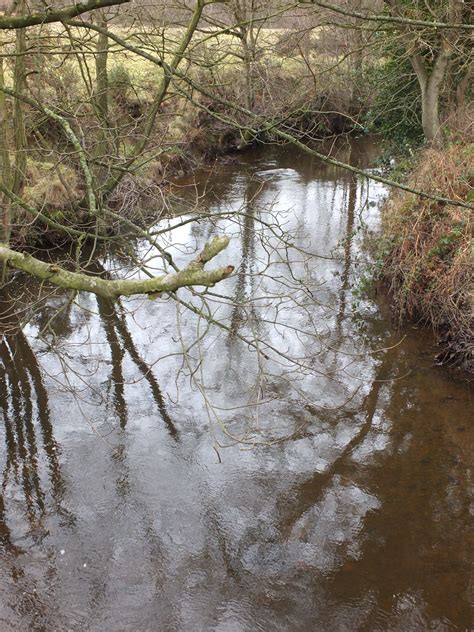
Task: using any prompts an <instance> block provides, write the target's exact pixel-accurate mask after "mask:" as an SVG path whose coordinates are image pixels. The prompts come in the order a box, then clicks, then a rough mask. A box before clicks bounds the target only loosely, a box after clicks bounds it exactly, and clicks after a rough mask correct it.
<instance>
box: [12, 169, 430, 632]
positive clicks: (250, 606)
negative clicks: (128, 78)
mask: <svg viewBox="0 0 474 632" xmlns="http://www.w3.org/2000/svg"><path fill="white" fill-rule="evenodd" d="M271 160H272V161H273V164H272V163H270V164H269V165H266V164H265V161H264V160H260V164H258V165H257V173H256V174H255V173H252V170H251V169H249V168H248V167H245V165H244V166H242V167H233V168H232V171H230V173H227V174H226V175H225V180H226V181H225V183H224V184H222V187H223V188H224V191H221V194H222V195H221V198H220V200H219V204H218V203H217V202H216V201H215V199H214V196H213V195H209V196H208V198H206V197H204V198H202V200H201V206H202V208H201V211H202V212H206V213H207V212H212V213H219V212H222V211H223V210H224V211H228V210H229V209H240V210H245V211H246V212H247V213H248V214H249V215H251V216H252V217H254V219H252V220H251V221H249V220H248V219H247V224H246V223H245V221H246V220H245V218H240V219H238V220H230V219H218V220H216V221H215V222H211V221H209V220H202V221H199V222H198V223H196V224H187V225H186V226H182V227H181V228H178V229H176V230H175V231H173V232H172V233H171V236H170V237H169V239H167V241H166V246H167V250H168V252H170V253H171V254H172V255H173V257H174V259H175V261H176V262H177V263H178V264H179V265H185V264H186V263H187V262H188V261H189V259H190V258H191V257H192V256H193V252H194V250H195V249H199V248H201V247H202V246H203V245H204V242H205V241H206V240H207V239H208V238H209V237H210V236H211V235H213V234H222V233H226V234H230V235H232V241H231V244H230V246H229V248H228V249H227V250H226V251H225V252H224V253H222V254H221V255H220V256H219V259H218V260H216V261H214V262H212V264H211V265H218V264H219V263H233V264H234V265H236V267H237V274H236V275H235V276H234V277H233V278H232V279H230V280H228V281H226V282H224V283H222V284H220V285H218V286H217V287H216V288H215V291H216V292H218V293H220V294H223V295H227V296H231V297H232V296H234V295H235V294H236V293H238V295H239V299H240V300H241V301H243V302H244V303H245V310H244V315H243V316H242V315H240V316H239V319H234V322H236V323H237V325H236V327H237V331H238V332H239V333H240V334H242V335H243V336H245V337H246V338H252V336H253V335H254V332H258V337H259V339H260V340H261V341H262V342H261V343H259V344H260V345H261V346H262V347H263V348H264V349H265V348H267V352H266V353H267V354H268V355H269V356H270V359H266V358H263V357H262V356H260V357H259V356H258V354H257V353H256V352H255V350H249V348H248V346H247V345H246V344H245V343H244V342H243V341H242V340H239V339H238V338H235V337H232V336H230V335H229V332H227V331H222V330H219V329H218V328H216V327H213V328H212V329H211V330H210V332H209V333H208V334H207V336H206V337H205V338H204V339H203V340H202V341H201V342H200V343H199V344H195V343H196V340H197V339H198V338H199V334H200V333H201V332H202V331H204V330H205V328H206V323H205V321H203V319H198V318H197V317H196V316H195V315H194V314H192V313H190V312H188V311H186V310H185V309H184V308H181V307H179V308H178V307H177V306H176V304H175V303H174V302H172V301H171V300H161V299H159V300H157V301H154V302H152V301H148V300H146V299H143V298H134V299H130V300H125V301H123V306H124V309H125V315H124V319H125V323H126V326H127V327H126V329H127V331H128V333H129V334H130V336H131V340H132V344H133V345H134V349H135V351H136V354H138V356H139V357H140V358H142V359H143V360H144V361H145V362H146V364H147V365H148V367H150V370H152V371H153V374H154V376H156V379H157V381H158V383H159V388H160V389H161V392H162V393H163V399H164V402H165V406H166V411H167V415H168V416H169V418H170V420H171V421H172V423H173V424H174V426H175V427H176V430H177V434H176V435H173V434H172V433H170V429H169V425H167V424H165V423H164V421H163V416H162V411H160V410H159V406H158V404H157V401H156V395H155V396H152V385H151V382H150V381H147V379H146V377H144V375H143V371H140V366H141V365H140V364H139V362H138V361H137V358H136V357H134V356H133V355H132V354H131V353H130V347H129V350H128V351H127V349H125V347H124V346H123V347H122V350H121V368H122V372H123V379H124V383H125V384H124V400H125V401H126V405H127V415H126V418H127V423H126V425H125V426H124V427H123V428H122V429H121V430H120V429H119V425H118V423H117V414H118V413H117V401H116V392H115V390H114V385H113V383H112V381H111V374H112V369H113V361H114V360H113V358H112V355H111V353H110V344H109V341H108V339H107V336H106V328H105V325H104V322H102V321H101V319H100V318H99V317H98V316H97V304H96V301H95V299H94V298H93V297H90V296H81V297H80V302H81V304H82V305H83V306H85V307H86V308H87V310H86V311H84V310H79V309H77V308H73V309H72V310H71V312H70V315H69V318H70V324H69V327H68V328H67V331H66V333H65V335H63V336H61V332H60V331H58V332H57V334H58V339H57V343H56V347H55V348H53V349H49V348H47V347H46V346H45V343H44V342H43V341H38V340H35V335H36V333H37V329H38V327H37V325H35V324H31V325H29V326H28V327H27V333H28V336H29V338H30V341H31V343H32V345H33V346H34V347H36V348H37V349H38V351H39V356H38V357H39V360H40V362H41V363H42V365H43V366H44V368H45V370H46V373H47V377H46V384H47V387H48V392H49V399H50V402H49V405H50V409H51V417H52V419H53V420H54V430H55V437H56V440H57V442H58V444H59V445H60V446H61V467H62V472H63V477H64V479H65V481H66V482H67V485H66V493H65V498H64V505H65V508H66V509H67V510H70V511H73V512H74V515H75V516H76V521H75V522H74V523H71V524H69V525H66V524H65V522H64V519H63V517H62V516H61V515H60V514H59V513H57V512H55V511H54V510H53V509H52V508H51V507H49V508H48V511H47V512H46V514H45V516H44V518H42V524H41V529H42V533H43V536H42V539H41V541H40V542H38V541H37V540H35V538H34V536H33V535H31V533H30V532H29V531H28V528H27V527H26V526H25V527H24V528H21V525H22V521H23V518H22V513H21V511H20V509H19V506H20V505H21V502H22V498H21V497H18V498H16V499H15V498H8V497H7V501H8V502H9V503H10V505H9V506H10V507H11V506H12V502H13V503H14V506H15V507H16V509H15V510H13V511H11V513H12V515H13V517H14V521H15V524H14V525H12V526H15V527H16V528H17V530H18V533H21V534H22V535H21V539H22V542H21V544H22V546H24V547H25V548H26V549H27V550H28V554H27V555H25V556H23V557H21V558H20V559H19V560H17V561H15V560H13V559H8V560H7V564H6V565H3V567H2V570H0V595H2V600H1V601H2V603H3V604H5V605H3V606H1V607H0V621H8V622H10V621H13V622H14V623H15V624H16V623H18V621H20V620H21V621H22V624H23V623H25V621H26V622H28V621H29V622H31V621H34V620H35V617H36V620H37V621H40V622H43V623H44V624H45V627H46V628H47V629H54V628H59V629H66V628H71V629H88V630H91V631H92V630H97V631H98V630H104V629H123V630H135V629H140V630H155V629H158V628H159V629H163V630H168V629H169V630H191V629H192V630H212V629H213V630H232V632H234V631H236V630H268V629H282V630H287V629H289V630H290V629H291V630H300V629H301V630H303V629H310V628H308V627H307V626H308V625H315V622H318V621H320V622H321V621H322V622H326V624H327V625H330V626H332V627H330V628H326V629H337V630H346V629H347V630H349V629H359V628H358V627H354V626H355V625H356V624H357V625H360V626H363V625H364V622H366V621H367V620H370V617H371V616H375V617H377V616H378V614H377V612H378V609H379V605H378V602H377V594H376V587H374V586H371V588H370V589H368V590H366V591H363V592H362V594H361V595H359V596H358V598H357V600H354V601H344V600H343V599H342V598H340V599H339V598H338V596H337V587H336V588H335V589H334V592H333V585H332V583H331V582H332V581H333V579H332V578H333V577H335V574H336V573H337V572H339V571H341V572H344V573H349V575H350V572H351V569H352V565H354V564H356V563H358V562H360V561H361V560H362V559H363V557H364V550H365V549H364V547H365V546H366V544H367V541H369V542H370V546H372V542H371V541H370V537H371V535H370V531H368V530H367V524H368V523H369V522H370V520H371V517H373V516H376V515H378V514H379V513H380V512H381V510H382V509H383V501H382V500H381V498H379V491H378V487H377V484H375V483H374V484H372V483H371V484H369V485H368V484H366V483H364V481H363V479H362V478H361V477H359V478H358V477H357V476H352V474H353V473H354V471H355V470H354V468H358V467H360V468H361V470H362V471H363V469H364V468H365V467H368V466H369V465H370V464H372V463H375V462H376V460H377V455H378V454H380V453H381V452H386V451H389V450H390V433H391V430H392V424H391V422H390V414H389V413H388V412H387V409H389V406H390V386H389V385H386V384H385V383H384V380H387V379H388V378H389V377H390V376H391V368H390V364H389V361H387V360H386V356H384V355H378V356H375V358H378V359H374V356H371V355H367V353H365V351H367V344H372V345H373V346H374V347H378V346H383V342H384V339H383V337H382V338H381V339H380V340H379V339H378V338H377V339H376V340H375V342H374V341H373V340H372V342H369V343H367V342H366V340H365V338H364V339H363V337H362V334H361V333H360V332H359V329H358V327H357V321H354V320H353V319H352V318H351V289H352V288H353V286H354V280H355V278H356V273H355V272H354V266H353V265H352V260H353V259H357V258H358V257H365V255H364V254H363V243H364V239H365V238H366V237H367V234H368V233H370V232H371V231H374V230H376V229H377V227H378V221H379V219H378V213H377V209H376V208H375V207H374V206H369V205H365V200H366V199H367V190H366V188H365V187H366V185H364V187H363V186H362V184H361V183H360V182H354V181H353V182H352V183H351V181H350V179H348V178H341V179H340V180H334V179H332V180H331V178H321V179H319V178H318V172H317V170H316V171H315V173H314V175H313V176H311V175H310V174H308V173H307V172H304V173H303V171H302V172H301V173H300V172H299V171H297V170H293V169H289V168H287V167H281V168H280V167H279V166H278V160H277V159H275V158H274V157H272V158H271ZM255 179H257V182H256V181H255ZM261 181H263V182H265V183H267V185H266V186H265V187H263V188H262V189H260V182H261ZM218 185H219V183H218ZM350 186H352V187H353V189H352V192H351V190H350ZM381 194H382V190H381V189H380V188H378V187H374V186H373V185H371V187H370V191H369V197H368V199H369V201H374V200H377V199H378V198H379V197H380V196H381ZM183 195H184V194H183ZM349 200H352V201H351V204H352V209H348V205H349ZM206 201H209V205H208V206H207V207H206ZM362 207H363V210H361V208H362ZM350 214H352V215H353V217H352V218H351V217H349V215H350ZM273 217H277V218H278V219H279V220H280V221H281V223H284V228H285V238H286V239H291V240H292V241H293V242H294V243H295V244H296V245H297V246H299V247H301V248H304V250H305V251H306V252H307V253H315V254H317V255H323V256H329V255H331V254H332V253H336V254H337V255H338V257H337V258H336V259H322V258H318V257H315V256H309V255H307V254H305V255H303V254H301V253H298V252H295V251H293V252H292V254H291V255H290V259H291V260H292V264H291V269H290V267H289V266H288V264H287V262H285V261H284V260H282V259H281V257H280V256H279V254H278V251H277V252H275V251H274V250H273V251H271V250H269V249H268V244H273V245H275V237H274V236H273V235H271V233H270V231H269V229H268V228H266V227H264V226H262V225H261V224H260V223H259V221H258V220H259V219H264V220H265V221H273V219H272V218H273ZM185 218H186V216H180V217H179V218H175V219H174V220H172V221H171V222H170V223H174V224H177V223H179V222H181V221H183V219H185ZM162 227H163V223H162V224H160V225H159V226H158V227H157V228H162ZM346 237H349V239H350V247H349V248H347V243H342V242H341V240H342V239H344V238H346ZM246 240H247V241H246ZM138 250H139V253H140V254H144V253H146V252H148V247H147V246H145V244H144V243H142V244H139V245H138ZM290 252H291V251H290ZM243 255H244V257H243ZM245 257H247V259H248V260H247V261H246V262H242V261H241V260H242V258H245ZM344 257H346V259H345V260H344ZM348 257H349V259H350V260H349V259H348ZM109 265H111V267H114V265H115V262H113V263H112V264H109ZM149 265H150V267H152V266H153V267H154V266H158V265H160V266H161V260H158V259H156V260H154V261H153V262H152V263H151V264H150V263H149ZM241 269H243V270H244V272H245V275H241V276H240V277H239V270H241ZM262 270H265V273H264V275H262V274H261V271H262ZM300 281H303V283H301V282H300ZM300 286H308V287H309V289H310V290H311V292H312V293H313V295H312V296H309V298H308V295H307V294H305V293H304V291H303V289H302V288H301V287H300ZM343 286H344V287H343ZM297 290H298V291H297ZM282 292H284V294H285V295H288V298H285V299H284V300H282V298H281V295H282ZM180 296H182V297H183V299H184V300H188V301H191V302H192V303H193V304H194V305H197V306H201V303H200V299H199V298H197V297H195V296H192V295H191V293H190V292H188V291H186V290H183V291H182V292H181V293H180ZM262 297H275V298H273V299H272V300H268V299H266V298H265V300H261V299H262ZM311 299H313V300H311ZM296 301H298V304H297V302H296ZM210 307H211V313H212V315H213V318H219V319H221V320H222V322H224V323H225V324H226V325H228V326H229V323H231V322H232V316H233V314H232V307H231V306H230V305H229V304H228V302H227V301H225V300H221V299H215V300H214V299H213V300H210ZM251 307H253V308H254V309H253V311H252V310H251V309H250V308H251ZM178 309H179V317H178V316H177V313H178V311H177V310H178ZM372 309H374V308H373V307H372ZM275 319H277V320H278V326H277V327H276V328H275V327H274V326H273V325H272V324H271V321H273V320H275ZM110 322H111V323H112V324H113V323H114V322H115V325H113V327H115V331H116V335H117V338H118V339H119V341H120V340H122V338H120V336H121V335H122V336H123V332H122V333H121V331H122V330H121V329H120V327H119V326H118V325H117V322H118V321H117V320H115V321H114V320H113V319H112V320H111V321H110ZM300 329H301V330H304V331H299V330H300ZM193 345H194V346H193ZM268 345H271V346H272V347H275V348H278V349H280V350H282V351H283V352H284V353H285V355H287V356H288V357H289V358H299V359H300V360H301V362H303V363H304V364H305V365H306V368H305V370H304V371H300V370H297V368H295V366H294V365H292V363H291V362H290V361H289V360H287V359H285V358H279V357H278V356H277V355H276V354H275V353H274V352H272V351H271V350H269V349H268ZM183 348H184V349H187V348H188V349H189V352H188V354H187V360H188V362H189V364H186V362H184V363H183ZM361 352H363V353H361ZM348 354H349V355H348ZM350 354H352V355H350ZM119 355H120V354H119ZM115 361H116V360H115ZM194 371H195V373H193V372H194ZM328 371H332V372H334V374H335V376H336V377H337V381H335V380H333V379H331V377H330V376H327V375H326V374H327V372H328ZM378 380H379V381H378ZM203 386H204V387H205V395H206V398H207V400H206V399H205V398H203V393H202V392H201V390H200V388H201V387H203ZM72 393H74V394H75V397H72ZM351 397H352V399H351V400H350V401H349V402H348V403H346V404H344V402H346V400H347V399H348V398H351ZM257 400H258V402H259V404H258V406H256V405H255V403H256V401H257ZM249 403H250V404H252V406H250V407H247V406H246V405H247V404H249ZM211 404H212V405H213V406H214V410H211V408H210V405H211ZM343 404H344V405H343ZM341 405H343V406H342V408H340V409H339V410H327V409H326V408H328V407H336V408H337V407H338V406H341ZM325 407H326V408H325ZM220 424H225V428H226V429H227V431H228V432H229V433H230V434H231V435H234V434H235V435H237V436H245V437H246V438H247V439H248V440H249V441H250V442H251V441H252V440H254V439H255V440H256V441H261V440H265V439H268V438H269V437H270V438H271V437H281V436H286V435H287V434H289V433H292V432H294V431H296V434H295V436H294V437H293V439H292V440H288V441H284V442H282V443H277V444H275V445H272V446H269V447H263V448H255V449H244V448H249V447H251V445H234V447H232V448H221V447H218V446H217V443H216V441H219V442H220V443H223V444H228V445H230V444H233V441H232V439H231V438H230V437H229V436H228V435H226V434H225V433H223V432H222V428H221V426H220ZM407 437H408V439H407V441H408V443H409V442H410V440H411V439H410V436H409V435H408V434H407ZM213 446H215V447H218V453H219V454H217V453H216V451H215V450H214V447H213ZM397 449H398V453H399V454H404V451H406V450H407V444H402V443H401V444H400V445H399V446H398V448H397ZM219 457H220V458H222V463H221V464H219V463H218V459H219ZM359 479H360V480H359ZM7 496H8V490H7ZM15 503H16V504H15ZM61 551H64V554H61ZM12 565H13V566H15V565H16V567H17V568H21V570H22V572H24V574H25V577H24V579H22V580H21V581H19V582H12V580H11V572H10V570H11V567H12ZM9 569H10V570H9ZM18 591H24V592H25V593H26V594H28V595H29V594H33V591H34V595H35V596H34V598H32V599H31V601H30V602H28V603H26V605H25V604H23V606H22V608H19V607H16V606H15V605H12V604H15V600H16V599H17V592H18ZM396 603H397V605H396V607H397V608H398V612H396V613H395V614H393V616H392V618H391V619H390V621H389V619H386V621H387V622H388V623H387V625H388V624H389V623H390V625H391V624H393V625H394V626H395V627H393V629H403V628H400V627H396V626H397V625H399V624H400V622H401V623H402V624H403V622H407V623H408V624H411V623H413V622H415V623H416V622H417V621H425V618H424V617H425V615H424V610H425V603H424V601H423V596H422V595H421V594H416V593H413V592H410V591H406V593H401V594H399V595H398V596H397V597H396ZM35 612H36V613H37V614H34V613H35ZM368 618H369V619H368ZM357 622H359V623H357ZM410 622H411V623H410ZM435 623H436V622H435ZM84 626H85V628H84ZM311 629H314V628H311ZM360 629H363V628H362V627H361V628H360ZM406 629H410V628H406ZM412 629H414V628H412ZM419 629H424V628H423V627H421V628H419ZM440 629H442V628H440Z"/></svg>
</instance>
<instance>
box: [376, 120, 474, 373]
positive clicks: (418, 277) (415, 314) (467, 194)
mask: <svg viewBox="0 0 474 632" xmlns="http://www.w3.org/2000/svg"><path fill="white" fill-rule="evenodd" d="M472 120H473V119H472V110H471V111H470V112H465V113H464V115H463V116H462V117H458V118H457V120H456V121H454V122H452V123H451V125H450V128H449V139H450V140H449V143H447V144H446V146H445V147H444V148H442V149H434V148H426V149H424V150H422V151H421V152H420V153H419V155H418V156H417V158H416V160H415V161H414V163H413V165H412V166H411V168H410V170H409V173H408V176H407V177H406V180H407V182H408V183H409V184H410V185H412V186H413V187H414V188H418V189H422V190H424V191H429V192H433V193H435V194H437V195H441V196H445V197H449V198H451V199H455V200H456V199H458V200H460V201H471V202H472V200H473V199H474V194H473V184H474V169H473V158H474V135H473V130H472V123H471V121H472ZM383 222H384V236H383V238H382V240H381V250H382V258H383V265H382V273H381V279H382V281H383V283H384V284H385V285H386V286H387V287H388V289H389V291H390V295H391V298H392V306H393V309H394V312H395V315H396V317H397V318H398V320H399V321H404V320H412V321H417V322H420V323H424V324H426V325H428V326H429V327H431V328H432V329H433V331H434V332H435V334H436V337H437V340H438V343H439V348H440V350H439V354H438V355H437V360H438V361H439V362H440V363H443V364H447V365H449V366H454V367H463V368H464V369H466V370H468V371H474V281H473V274H472V264H473V260H472V256H473V252H472V212H471V211H470V210H469V209H465V208H461V207H456V206H446V205H442V204H439V203H437V202H433V201H431V200H426V199H421V198H418V197H416V196H415V195H411V194H407V193H405V192H400V191H399V192H396V193H394V194H392V196H391V197H390V199H389V201H388V202H387V204H386V205H385V209H384V220H383Z"/></svg>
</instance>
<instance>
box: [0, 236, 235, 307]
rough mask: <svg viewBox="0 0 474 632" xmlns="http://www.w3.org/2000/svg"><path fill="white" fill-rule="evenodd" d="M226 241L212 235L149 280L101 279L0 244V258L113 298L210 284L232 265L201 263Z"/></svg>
mask: <svg viewBox="0 0 474 632" xmlns="http://www.w3.org/2000/svg"><path fill="white" fill-rule="evenodd" d="M228 244H229V237H214V239H213V240H212V241H210V242H209V243H207V244H206V245H205V247H204V249H203V250H202V251H201V253H200V254H199V255H198V256H197V257H196V259H194V261H191V263H189V264H188V265H187V266H186V267H185V268H183V269H182V270H179V271H178V272H172V273H169V274H165V275H162V276H159V277H152V278H151V279H117V280H115V279H113V280H112V279H102V278H100V277H93V276H90V275H88V274H84V273H83V272H71V271H69V270H65V269H64V268H61V267H59V266H57V265H55V264H51V263H47V262H45V261H40V259H37V258H36V257H32V256H31V255H28V254H24V253H21V252H17V251H16V250H12V249H11V248H9V247H8V246H6V245H3V244H0V261H2V262H4V263H6V264H7V265H9V266H10V267H12V268H16V269H17V270H22V271H23V272H26V273H28V274H31V275H32V276H34V277H36V278H38V279H41V280H43V281H47V282H48V283H52V284H53V285H57V286H58V287H62V288H65V289H67V290H78V291H80V292H91V293H92V294H97V295H98V296H102V297H104V298H107V299H110V300H114V299H117V298H119V297H120V296H133V295H136V294H147V295H148V296H150V297H153V296H154V295H157V294H160V293H161V292H175V291H176V290H178V289H179V288H180V287H191V286H194V285H199V286H205V287H212V286H214V285H215V284H216V283H218V282H219V281H222V280H223V279H226V278H227V277H229V276H230V275H231V274H232V272H233V271H234V266H231V265H228V266H224V267H220V268H216V269H214V270H204V266H205V264H206V263H208V262H209V261H210V260H211V259H213V258H214V257H215V256H217V255H218V254H219V253H220V252H221V251H222V250H224V249H225V248H226V247H227V245H228Z"/></svg>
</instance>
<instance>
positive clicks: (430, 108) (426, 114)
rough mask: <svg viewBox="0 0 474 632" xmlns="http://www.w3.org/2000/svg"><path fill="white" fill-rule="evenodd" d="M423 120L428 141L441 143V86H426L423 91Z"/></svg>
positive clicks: (435, 143)
mask: <svg viewBox="0 0 474 632" xmlns="http://www.w3.org/2000/svg"><path fill="white" fill-rule="evenodd" d="M421 108H422V111H421V112H422V113H421V120H422V125H423V134H424V136H425V140H426V142H427V143H430V144H432V145H440V144H441V142H442V133H441V123H440V120H439V88H438V89H436V88H433V87H432V88H431V89H430V88H429V87H428V88H425V90H422V91H421Z"/></svg>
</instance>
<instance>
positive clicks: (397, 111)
mask: <svg viewBox="0 0 474 632" xmlns="http://www.w3.org/2000/svg"><path fill="white" fill-rule="evenodd" d="M367 83H368V85H369V86H370V93H371V94H372V102H371V105H370V109H369V112H368V114H367V118H366V126H367V127H368V128H369V129H372V130H375V131H378V132H380V133H382V134H383V136H384V138H385V139H387V140H388V141H389V142H390V144H391V145H392V148H393V149H394V150H395V152H396V153H406V149H407V147H416V146H418V145H420V144H421V143H422V141H423V128H422V125H421V93H420V87H419V85H418V81H417V79H416V76H415V73H414V72H413V68H412V66H411V64H410V62H409V60H408V59H406V57H404V55H403V52H402V51H401V50H400V49H394V48H393V47H391V48H390V49H388V50H387V51H386V57H385V58H384V60H383V61H382V62H381V63H379V64H376V65H373V66H372V67H371V68H369V70H368V71H367Z"/></svg>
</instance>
